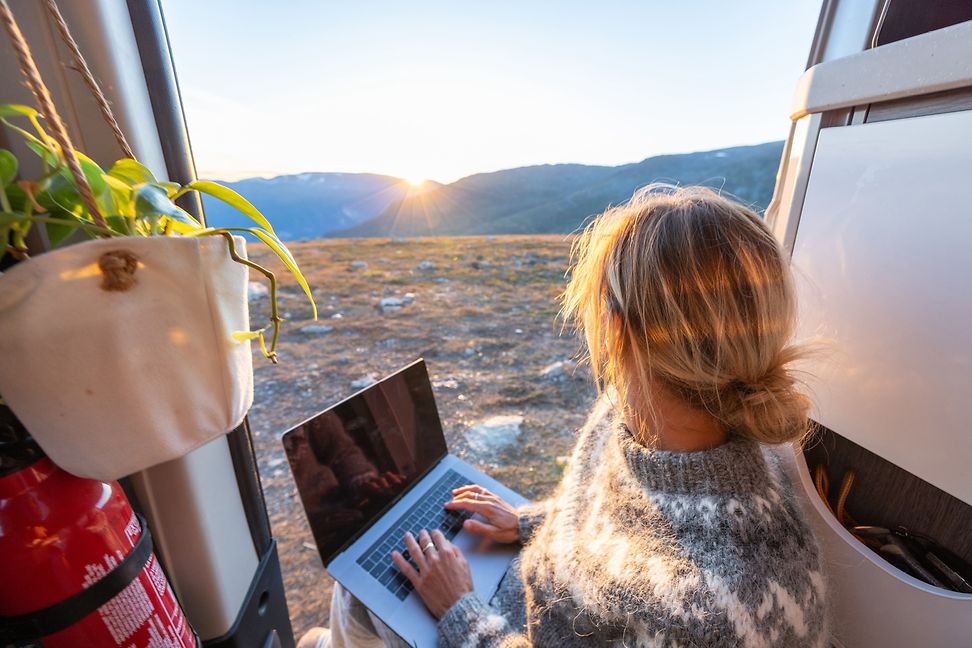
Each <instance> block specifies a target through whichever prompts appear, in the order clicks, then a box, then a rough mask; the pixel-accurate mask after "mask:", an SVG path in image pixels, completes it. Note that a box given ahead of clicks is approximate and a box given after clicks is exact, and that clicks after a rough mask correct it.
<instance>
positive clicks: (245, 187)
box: [204, 173, 409, 240]
mask: <svg viewBox="0 0 972 648" xmlns="http://www.w3.org/2000/svg"><path fill="white" fill-rule="evenodd" d="M225 184H227V186H229V187H230V188H232V189H233V190H235V191H236V192H238V193H239V194H241V195H242V196H244V197H245V198H246V199H247V200H249V201H250V202H251V203H253V205H254V206H256V208H257V209H259V210H260V211H261V212H263V214H264V215H266V217H267V218H268V219H269V220H270V222H271V223H273V227H274V230H275V231H276V232H277V234H278V235H279V236H280V238H282V239H284V240H295V239H305V238H320V237H322V236H325V235H327V234H329V233H331V232H333V231H335V230H341V229H347V228H349V227H354V226H356V225H359V224H361V223H363V222H365V221H367V220H370V219H372V218H375V217H376V216H378V215H380V214H381V213H383V212H384V211H385V209H386V208H388V207H389V206H390V205H393V204H398V203H399V202H400V201H401V200H402V199H403V198H404V197H405V196H406V194H407V193H408V191H409V184H408V183H407V182H405V181H404V180H402V179H401V178H392V177H390V176H384V175H375V174H370V173H300V174H297V175H285V176H278V177H276V178H249V179H246V180H240V181H239V182H229V183H225ZM204 205H205V208H206V219H207V220H208V222H209V224H211V225H220V226H224V227H232V226H239V225H242V226H249V225H252V221H250V220H249V219H247V218H246V217H245V216H241V215H240V214H239V213H238V212H236V211H235V210H234V209H232V208H231V207H229V206H227V205H226V204H224V203H222V202H220V201H218V200H214V199H211V198H209V197H208V196H207V197H205V198H204Z"/></svg>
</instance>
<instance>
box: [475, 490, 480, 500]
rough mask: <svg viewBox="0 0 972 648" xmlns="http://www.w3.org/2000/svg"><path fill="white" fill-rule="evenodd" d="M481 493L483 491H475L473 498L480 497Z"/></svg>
mask: <svg viewBox="0 0 972 648" xmlns="http://www.w3.org/2000/svg"><path fill="white" fill-rule="evenodd" d="M480 494H481V493H480V492H479V491H476V492H475V493H473V498H474V499H479V496H480Z"/></svg>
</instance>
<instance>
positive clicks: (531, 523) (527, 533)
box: [516, 501, 549, 545]
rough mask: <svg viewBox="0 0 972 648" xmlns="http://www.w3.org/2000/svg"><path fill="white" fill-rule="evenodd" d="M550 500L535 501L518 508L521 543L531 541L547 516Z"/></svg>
mask: <svg viewBox="0 0 972 648" xmlns="http://www.w3.org/2000/svg"><path fill="white" fill-rule="evenodd" d="M548 509H549V502H546V501H544V502H534V503H532V504H526V505H524V506H521V507H520V508H518V509H516V515H517V520H516V528H517V540H518V541H519V542H520V544H524V545H525V544H526V543H527V542H529V540H530V538H532V537H533V534H534V533H536V531H537V528H538V527H539V526H540V525H541V524H543V521H544V519H546V517H547V511H548Z"/></svg>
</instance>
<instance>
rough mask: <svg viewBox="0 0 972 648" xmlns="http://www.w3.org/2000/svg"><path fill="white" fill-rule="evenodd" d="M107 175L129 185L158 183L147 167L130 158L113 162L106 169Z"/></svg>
mask: <svg viewBox="0 0 972 648" xmlns="http://www.w3.org/2000/svg"><path fill="white" fill-rule="evenodd" d="M108 175H109V176H111V177H113V178H118V179H119V180H121V181H122V182H124V183H125V184H127V185H129V186H131V187H134V186H135V185H140V184H159V182H158V180H156V179H155V176H154V175H152V172H151V171H149V169H148V167H146V166H145V165H143V164H141V163H140V162H138V161H136V160H133V159H131V158H124V159H121V160H118V161H117V162H115V163H114V164H113V165H111V169H109V170H108Z"/></svg>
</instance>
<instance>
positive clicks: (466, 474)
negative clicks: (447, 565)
mask: <svg viewBox="0 0 972 648" xmlns="http://www.w3.org/2000/svg"><path fill="white" fill-rule="evenodd" d="M283 444H284V448H285V449H286V451H287V459H288V461H289V462H290V467H291V470H292V472H293V475H294V481H295V482H296V484H297V490H298V492H299V493H300V498H301V503H302V504H303V506H304V511H305V513H306V514H307V519H308V521H309V522H310V527H311V531H312V532H313V534H314V540H315V542H316V544H317V549H318V551H319V552H320V555H321V560H322V561H323V562H324V566H325V567H326V568H327V571H328V572H329V573H330V574H331V576H333V577H334V579H335V580H336V581H338V582H339V583H341V585H342V586H343V587H344V588H345V589H347V590H348V591H350V592H351V593H352V594H353V595H354V596H356V597H357V598H358V599H359V600H361V601H362V603H364V605H365V606H366V607H367V608H368V609H369V610H371V612H372V613H374V614H375V615H376V616H377V617H378V618H380V619H381V620H382V621H384V623H385V624H386V625H388V626H389V627H390V628H391V629H392V630H393V631H394V632H395V633H397V634H398V635H399V636H400V637H401V638H402V639H403V640H404V641H405V642H406V643H408V644H411V645H413V646H417V647H418V648H426V647H429V648H431V647H433V646H435V645H436V644H437V629H436V621H435V619H434V618H433V617H432V615H431V614H429V612H428V611H427V610H426V609H425V605H424V604H423V603H422V599H421V598H420V597H419V595H418V593H417V592H415V591H414V589H413V588H412V584H411V583H410V582H409V581H408V579H407V578H405V576H404V575H403V574H402V573H401V572H400V571H399V569H398V568H397V567H396V566H395V565H394V563H392V560H391V552H392V550H395V549H397V550H399V551H401V552H403V553H405V546H404V540H403V538H404V536H405V532H406V531H410V532H411V533H412V535H417V534H418V531H419V529H423V528H424V529H427V530H429V531H431V530H432V529H436V528H438V529H440V530H441V531H442V533H443V534H445V536H446V537H447V538H449V540H451V541H452V542H453V543H454V544H456V546H458V547H459V548H460V549H461V550H462V552H463V554H464V555H465V556H466V559H467V561H468V563H469V569H470V571H471V573H472V580H473V585H474V587H475V589H476V591H477V592H478V593H479V594H480V595H481V596H482V597H483V599H484V600H487V601H488V600H489V599H490V598H491V597H492V595H493V594H494V593H495V591H496V589H497V587H498V586H499V584H500V581H501V580H502V578H503V575H504V574H505V573H506V570H507V568H508V567H509V564H510V562H511V561H512V560H513V558H514V557H515V555H516V553H517V550H518V549H517V547H515V546H498V545H494V546H492V547H490V548H489V549H488V550H486V551H478V550H477V548H478V545H479V544H480V540H479V538H478V537H476V536H474V535H472V534H470V533H468V532H467V531H464V530H463V529H462V524H463V522H464V521H465V520H466V519H467V518H468V517H471V515H470V514H468V513H464V512H458V511H446V510H445V509H444V508H443V505H444V504H445V503H446V502H448V501H449V500H451V499H452V489H454V488H458V487H460V486H464V485H466V484H478V485H480V486H483V487H485V488H487V489H488V490H490V491H492V492H493V493H496V494H497V495H499V496H500V497H502V498H503V499H504V500H506V501H507V502H509V503H510V504H512V505H513V506H519V505H521V504H525V503H526V501H527V500H525V499H524V498H523V497H522V496H520V495H519V494H517V493H515V492H514V491H512V490H510V489H509V488H507V487H505V486H503V485H502V484H500V483H499V482H497V481H496V480H494V479H492V478H490V477H489V476H487V475H485V474H483V473H482V472H480V471H479V470H477V469H475V468H473V467H472V466H471V465H469V464H468V463H466V462H465V461H463V460H462V459H459V458H458V457H456V456H454V455H451V454H449V451H448V449H447V448H446V442H445V436H444V435H443V433H442V424H441V421H440V419H439V413H438V410H437V409H436V406H435V399H434V398H433V395H432V385H431V384H430V382H429V376H428V372H427V370H426V367H425V362H424V361H423V360H421V359H420V360H417V361H415V362H414V363H412V364H410V365H409V366H407V367H405V368H404V369H402V370H400V371H398V372H397V373H394V374H392V375H391V376H388V377H387V378H385V379H384V380H381V381H380V382H378V383H375V384H374V385H372V386H370V387H368V388H366V389H364V390H362V391H360V392H358V393H356V394H354V395H353V396H351V397H350V398H348V399H346V400H344V401H341V402H340V403H338V404H337V405H334V406H332V407H330V408H328V409H326V410H324V411H323V412H321V413H320V414H317V415H316V416H314V417H312V418H310V419H308V420H306V421H304V422H303V423H301V424H300V425H297V426H296V427H294V428H293V429H291V430H289V431H287V432H286V433H285V434H284V435H283ZM406 556H407V554H406Z"/></svg>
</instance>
